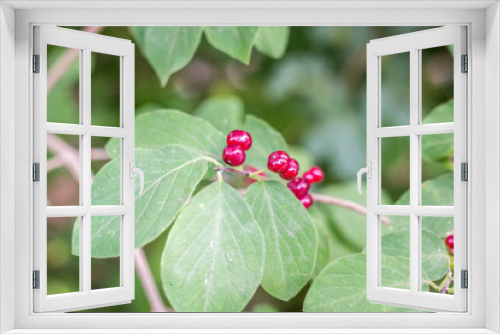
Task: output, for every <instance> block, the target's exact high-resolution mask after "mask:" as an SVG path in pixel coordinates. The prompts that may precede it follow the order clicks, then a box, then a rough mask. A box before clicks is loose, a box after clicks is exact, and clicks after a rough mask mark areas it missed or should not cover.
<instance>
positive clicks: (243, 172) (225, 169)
mask: <svg viewBox="0 0 500 334" xmlns="http://www.w3.org/2000/svg"><path fill="white" fill-rule="evenodd" d="M214 169H215V170H217V171H221V172H226V173H233V174H236V175H241V176H245V177H249V178H252V179H255V180H259V181H262V178H261V177H259V176H257V175H253V173H250V172H249V171H247V170H239V169H234V168H229V167H224V166H222V165H221V166H217V167H215V168H214Z"/></svg>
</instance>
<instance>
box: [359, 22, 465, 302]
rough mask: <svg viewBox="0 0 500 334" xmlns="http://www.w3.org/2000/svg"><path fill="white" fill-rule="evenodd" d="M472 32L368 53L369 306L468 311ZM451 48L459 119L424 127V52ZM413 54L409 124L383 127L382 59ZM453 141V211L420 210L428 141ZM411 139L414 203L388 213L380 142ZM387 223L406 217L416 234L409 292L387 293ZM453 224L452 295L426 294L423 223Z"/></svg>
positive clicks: (423, 34)
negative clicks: (464, 274) (465, 68)
mask: <svg viewBox="0 0 500 334" xmlns="http://www.w3.org/2000/svg"><path fill="white" fill-rule="evenodd" d="M466 36H467V28H466V27H465V26H459V25H455V26H454V25H450V26H447V27H439V28H433V29H427V30H422V31H417V32H414V33H407V34H401V35H398V36H393V37H386V38H380V39H376V40H372V41H370V43H369V44H368V45H367V56H366V57H367V79H366V82H367V117H366V118H367V162H368V166H371V170H370V172H369V173H371V177H370V178H368V179H367V191H366V192H367V231H366V233H367V247H366V249H367V251H366V254H367V261H366V262H367V298H368V300H370V301H371V302H376V303H380V304H388V305H397V306H403V307H408V306H411V307H415V308H417V309H422V310H429V311H455V312H464V311H465V310H467V290H466V289H461V288H460V286H461V271H462V270H467V205H466V204H467V185H468V182H465V181H462V180H461V170H460V166H461V163H467V162H468V161H467V145H466V143H467V122H466V121H467V119H466V117H467V76H468V73H462V55H467V37H466ZM448 45H452V46H453V47H454V57H453V78H454V80H453V83H454V84H453V92H454V93H453V97H454V119H453V121H452V122H448V123H436V124H423V123H422V98H423V96H422V88H421V86H422V50H425V49H429V48H436V47H442V46H448ZM402 53H407V54H409V64H408V65H409V68H408V71H409V73H408V74H409V80H410V82H409V84H410V92H409V97H410V101H409V102H410V103H409V110H408V112H409V124H408V125H401V126H390V127H383V126H382V114H383V112H384V110H383V104H382V101H381V92H382V87H383V86H384V82H383V78H382V75H381V70H382V61H381V59H382V57H384V56H388V55H394V54H402ZM436 134H453V135H454V175H453V179H454V182H453V184H454V187H453V191H454V204H453V205H452V206H428V205H424V204H423V203H422V194H421V184H422V157H421V156H422V152H421V150H422V145H421V143H422V141H421V138H422V136H423V135H436ZM390 137H406V138H408V139H409V142H410V147H409V150H410V151H409V154H410V175H409V181H410V203H409V205H382V200H381V199H382V196H381V189H382V184H381V175H382V156H381V152H382V139H383V138H390ZM382 215H389V216H390V215H396V216H398V215H399V216H407V217H408V218H409V223H410V224H409V233H410V245H409V248H410V276H409V280H410V281H409V289H408V290H405V289H395V288H390V287H384V286H382V285H381V279H382V270H381V267H382V262H381V260H382V258H381V254H382V245H381V242H380V241H381V238H382V234H381V231H382V230H381V221H380V217H381V216H382ZM425 216H428V217H452V218H453V219H454V225H453V226H454V227H453V235H454V238H455V241H456V247H455V252H454V277H455V287H456V288H455V290H454V294H453V295H450V294H440V293H432V292H428V291H427V292H426V291H421V286H422V263H421V260H422V249H421V245H422V226H421V218H422V217H425Z"/></svg>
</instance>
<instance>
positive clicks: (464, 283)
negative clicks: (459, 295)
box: [460, 270, 469, 289]
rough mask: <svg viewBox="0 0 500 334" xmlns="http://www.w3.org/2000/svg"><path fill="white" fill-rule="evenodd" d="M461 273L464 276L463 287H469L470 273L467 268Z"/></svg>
mask: <svg viewBox="0 0 500 334" xmlns="http://www.w3.org/2000/svg"><path fill="white" fill-rule="evenodd" d="M460 273H461V276H462V283H461V287H462V289H467V288H468V287H469V273H468V272H467V270H462V271H461V272H460Z"/></svg>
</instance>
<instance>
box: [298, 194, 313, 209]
mask: <svg viewBox="0 0 500 334" xmlns="http://www.w3.org/2000/svg"><path fill="white" fill-rule="evenodd" d="M299 201H300V203H302V205H303V206H304V208H306V209H308V208H309V207H310V206H311V205H312V204H313V202H314V201H313V199H312V197H311V195H309V194H306V195H305V196H304V197H302V198H299Z"/></svg>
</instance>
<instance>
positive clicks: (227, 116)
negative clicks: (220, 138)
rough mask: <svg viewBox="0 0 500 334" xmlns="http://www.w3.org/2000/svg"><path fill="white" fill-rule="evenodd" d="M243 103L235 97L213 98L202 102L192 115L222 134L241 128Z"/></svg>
mask: <svg viewBox="0 0 500 334" xmlns="http://www.w3.org/2000/svg"><path fill="white" fill-rule="evenodd" d="M243 113H244V108H243V101H241V99H240V98H239V97H237V96H234V95H227V96H214V97H212V98H210V99H208V100H206V101H204V102H203V103H202V104H201V105H200V106H199V107H198V108H197V109H196V111H195V112H194V114H195V115H196V116H198V117H200V118H203V119H204V120H206V121H208V122H209V123H210V124H212V125H213V126H214V127H215V128H216V129H217V130H219V131H220V132H222V133H223V134H228V133H229V132H231V131H233V130H236V129H241V128H243V117H244V116H243Z"/></svg>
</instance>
